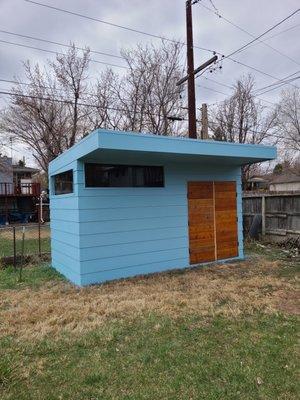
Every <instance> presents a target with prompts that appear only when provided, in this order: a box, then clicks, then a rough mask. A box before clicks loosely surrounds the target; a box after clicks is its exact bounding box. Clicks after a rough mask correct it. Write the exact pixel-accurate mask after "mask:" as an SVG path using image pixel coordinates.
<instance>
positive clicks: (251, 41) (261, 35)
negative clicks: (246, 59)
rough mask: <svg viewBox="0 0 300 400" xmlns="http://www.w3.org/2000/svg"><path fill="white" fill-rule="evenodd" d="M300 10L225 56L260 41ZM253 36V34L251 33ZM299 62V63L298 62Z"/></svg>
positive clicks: (299, 9) (229, 55)
mask: <svg viewBox="0 0 300 400" xmlns="http://www.w3.org/2000/svg"><path fill="white" fill-rule="evenodd" d="M299 11H300V8H298V9H297V10H295V11H294V12H292V13H291V14H289V15H288V16H287V17H285V18H284V19H282V20H281V21H279V22H277V23H276V24H275V25H273V26H271V28H269V29H267V30H266V31H265V32H263V33H261V34H260V35H259V36H256V37H255V38H254V39H253V40H250V42H248V43H245V44H244V45H243V46H241V47H239V48H238V49H236V50H234V51H233V52H231V53H230V54H228V55H227V56H225V57H224V58H228V57H231V56H233V55H234V54H237V53H240V52H241V51H242V50H244V49H245V48H246V47H248V46H249V45H250V44H252V43H254V42H256V41H258V40H259V39H260V38H261V37H263V36H265V35H266V34H267V33H269V32H271V31H272V30H273V29H275V28H277V26H279V25H281V24H282V23H283V22H285V21H287V20H288V19H289V18H291V17H292V16H293V15H295V14H297V13H298V12H299ZM251 36H252V35H251ZM297 64H299V63H298V62H297Z"/></svg>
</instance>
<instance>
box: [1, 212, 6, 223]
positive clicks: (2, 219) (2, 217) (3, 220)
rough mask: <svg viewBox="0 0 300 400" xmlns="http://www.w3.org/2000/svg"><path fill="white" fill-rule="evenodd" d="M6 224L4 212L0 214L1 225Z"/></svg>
mask: <svg viewBox="0 0 300 400" xmlns="http://www.w3.org/2000/svg"><path fill="white" fill-rule="evenodd" d="M5 224H6V216H5V215H4V214H3V215H2V214H0V225H5Z"/></svg>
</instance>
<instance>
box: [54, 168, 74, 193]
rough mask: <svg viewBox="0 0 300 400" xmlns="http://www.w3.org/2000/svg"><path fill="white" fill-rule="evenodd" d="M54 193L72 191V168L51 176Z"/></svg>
mask: <svg viewBox="0 0 300 400" xmlns="http://www.w3.org/2000/svg"><path fill="white" fill-rule="evenodd" d="M52 179H53V188H54V194H67V193H73V170H72V169H70V170H69V171H65V172H62V173H60V174H57V175H53V176H52Z"/></svg>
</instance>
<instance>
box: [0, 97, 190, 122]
mask: <svg viewBox="0 0 300 400" xmlns="http://www.w3.org/2000/svg"><path fill="white" fill-rule="evenodd" d="M0 94H3V95H6V96H16V97H22V98H29V99H35V100H42V101H49V102H52V103H61V104H71V105H72V104H74V102H73V101H72V100H67V99H63V100H62V99H52V98H50V97H42V96H33V95H27V94H21V93H14V92H9V91H2V90H0ZM77 105H78V106H85V107H93V108H97V109H99V108H101V107H100V106H99V105H96V104H89V103H80V102H78V103H77ZM105 109H106V110H111V111H118V112H129V113H134V112H136V113H137V114H141V113H142V112H141V111H137V110H126V109H122V108H116V107H105ZM151 115H152V116H157V117H164V116H163V115H162V114H156V113H153V114H151ZM182 120H183V121H187V119H184V118H182Z"/></svg>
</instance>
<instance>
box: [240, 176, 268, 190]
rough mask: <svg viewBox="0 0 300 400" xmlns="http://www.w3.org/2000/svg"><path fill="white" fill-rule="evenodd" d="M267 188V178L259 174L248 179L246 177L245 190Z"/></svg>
mask: <svg viewBox="0 0 300 400" xmlns="http://www.w3.org/2000/svg"><path fill="white" fill-rule="evenodd" d="M268 188H269V182H268V181H267V179H265V178H263V177H261V176H252V177H251V178H250V179H248V181H247V183H246V185H245V190H251V191H262V190H268Z"/></svg>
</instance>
